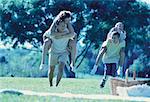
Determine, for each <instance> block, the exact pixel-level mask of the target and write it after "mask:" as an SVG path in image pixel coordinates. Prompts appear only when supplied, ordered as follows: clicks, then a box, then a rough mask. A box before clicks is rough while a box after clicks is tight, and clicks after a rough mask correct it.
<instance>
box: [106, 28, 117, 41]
mask: <svg viewBox="0 0 150 102" xmlns="http://www.w3.org/2000/svg"><path fill="white" fill-rule="evenodd" d="M113 31H115V27H113V28H111V29H110V31H109V33H108V34H107V39H110V38H111V34H112V32H113Z"/></svg>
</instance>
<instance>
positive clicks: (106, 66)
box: [100, 64, 110, 88]
mask: <svg viewBox="0 0 150 102" xmlns="http://www.w3.org/2000/svg"><path fill="white" fill-rule="evenodd" d="M107 75H110V64H104V76H103V79H102V81H101V83H100V87H101V88H103V87H104V86H105V83H106V81H107V79H108V77H107Z"/></svg>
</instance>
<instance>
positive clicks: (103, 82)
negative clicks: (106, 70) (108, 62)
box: [100, 79, 106, 88]
mask: <svg viewBox="0 0 150 102" xmlns="http://www.w3.org/2000/svg"><path fill="white" fill-rule="evenodd" d="M105 83H106V79H103V80H102V82H101V84H100V88H103V87H104V86H105Z"/></svg>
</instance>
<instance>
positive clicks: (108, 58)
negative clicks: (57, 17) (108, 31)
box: [102, 39, 125, 63]
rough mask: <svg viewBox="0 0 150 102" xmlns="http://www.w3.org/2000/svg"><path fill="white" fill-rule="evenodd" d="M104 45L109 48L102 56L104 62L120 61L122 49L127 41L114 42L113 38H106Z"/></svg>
mask: <svg viewBox="0 0 150 102" xmlns="http://www.w3.org/2000/svg"><path fill="white" fill-rule="evenodd" d="M102 47H106V48H107V50H106V52H105V53H104V55H103V57H102V61H103V63H118V61H119V58H120V54H119V53H120V50H121V48H123V47H125V41H122V42H120V43H117V44H115V43H113V42H112V40H111V39H108V40H106V41H105V42H104V43H103V44H102Z"/></svg>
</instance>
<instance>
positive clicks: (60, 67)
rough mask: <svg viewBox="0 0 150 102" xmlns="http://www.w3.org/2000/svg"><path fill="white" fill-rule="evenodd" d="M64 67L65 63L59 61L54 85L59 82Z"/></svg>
mask: <svg viewBox="0 0 150 102" xmlns="http://www.w3.org/2000/svg"><path fill="white" fill-rule="evenodd" d="M64 67H65V63H64V62H59V66H58V75H57V80H56V86H58V84H59V82H60V80H61V78H62V75H63V69H64Z"/></svg>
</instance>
